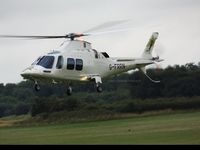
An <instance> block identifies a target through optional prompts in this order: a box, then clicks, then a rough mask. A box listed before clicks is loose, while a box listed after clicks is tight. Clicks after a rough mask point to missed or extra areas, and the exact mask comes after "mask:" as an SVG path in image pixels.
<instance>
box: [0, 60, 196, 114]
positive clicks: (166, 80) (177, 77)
mask: <svg viewBox="0 0 200 150" xmlns="http://www.w3.org/2000/svg"><path fill="white" fill-rule="evenodd" d="M148 74H149V76H151V77H152V78H153V79H156V80H160V81H161V82H160V83H157V84H155V83H152V82H150V81H149V80H148V79H147V77H146V76H145V75H143V74H142V73H141V72H135V73H134V74H122V75H120V76H116V77H113V78H111V79H108V80H106V81H104V83H103V89H104V92H103V93H100V94H99V93H96V91H95V85H94V83H74V85H73V89H74V93H73V96H70V97H69V96H67V94H66V86H65V85H51V84H41V91H40V92H35V91H34V90H33V83H32V82H30V81H26V82H25V81H23V82H21V83H19V84H6V85H3V84H0V117H3V116H8V115H21V114H27V113H31V115H32V116H36V115H38V114H44V113H46V114H50V113H52V112H60V111H65V112H76V113H77V114H79V115H83V114H86V115H89V114H93V115H94V114H108V113H127V112H128V113H129V112H137V113H141V112H144V111H150V110H162V109H192V108H195V109H196V108H200V86H199V85H200V63H199V64H198V65H195V64H193V63H188V64H186V65H181V66H180V65H175V66H168V67H167V68H166V69H156V70H151V69H150V70H148Z"/></svg>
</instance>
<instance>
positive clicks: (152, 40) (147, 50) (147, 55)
mask: <svg viewBox="0 0 200 150" xmlns="http://www.w3.org/2000/svg"><path fill="white" fill-rule="evenodd" d="M158 35H159V33H158V32H154V33H153V34H152V36H151V38H150V39H149V42H148V43H147V45H146V48H145V50H144V52H143V54H142V57H143V58H146V59H151V58H152V51H153V47H154V44H155V41H156V40H157V38H158Z"/></svg>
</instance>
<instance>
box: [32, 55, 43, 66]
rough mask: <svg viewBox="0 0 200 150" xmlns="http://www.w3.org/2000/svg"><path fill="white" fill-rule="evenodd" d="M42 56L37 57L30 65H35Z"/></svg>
mask: <svg viewBox="0 0 200 150" xmlns="http://www.w3.org/2000/svg"><path fill="white" fill-rule="evenodd" d="M42 57H43V56H40V57H38V59H36V60H35V61H34V62H33V63H32V64H31V65H36V64H37V63H38V62H39V61H40V59H41V58H42Z"/></svg>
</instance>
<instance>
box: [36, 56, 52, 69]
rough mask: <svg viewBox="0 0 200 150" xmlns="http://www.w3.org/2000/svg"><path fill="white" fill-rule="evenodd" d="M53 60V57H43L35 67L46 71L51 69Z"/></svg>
mask: <svg viewBox="0 0 200 150" xmlns="http://www.w3.org/2000/svg"><path fill="white" fill-rule="evenodd" d="M54 59H55V58H54V56H44V57H42V58H41V59H40V60H39V62H38V63H37V65H40V66H42V67H44V68H46V69H51V68H52V67H53V63H54Z"/></svg>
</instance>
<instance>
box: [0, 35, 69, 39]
mask: <svg viewBox="0 0 200 150" xmlns="http://www.w3.org/2000/svg"><path fill="white" fill-rule="evenodd" d="M0 38H24V39H58V38H68V37H67V35H65V36H24V35H0Z"/></svg>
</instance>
